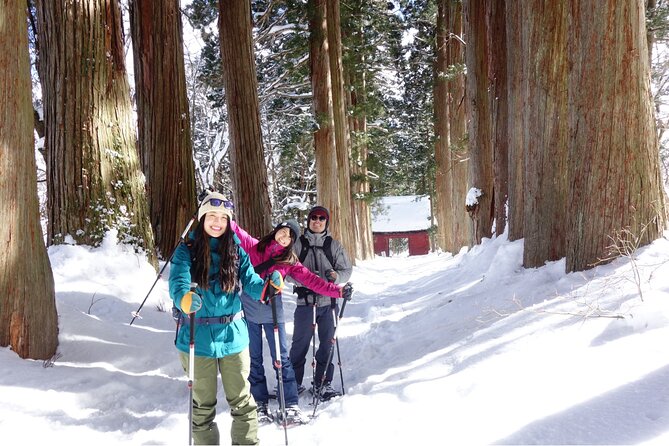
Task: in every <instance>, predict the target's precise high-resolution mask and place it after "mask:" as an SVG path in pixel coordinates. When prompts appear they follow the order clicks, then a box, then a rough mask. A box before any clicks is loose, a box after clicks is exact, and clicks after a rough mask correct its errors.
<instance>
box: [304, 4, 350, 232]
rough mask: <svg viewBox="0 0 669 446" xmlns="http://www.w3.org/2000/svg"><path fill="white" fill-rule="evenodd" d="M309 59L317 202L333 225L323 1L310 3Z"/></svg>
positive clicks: (335, 208) (335, 183)
mask: <svg viewBox="0 0 669 446" xmlns="http://www.w3.org/2000/svg"><path fill="white" fill-rule="evenodd" d="M308 8H309V13H310V18H309V33H310V35H309V41H310V47H309V59H310V64H311V87H312V90H313V108H314V115H315V117H316V124H317V129H316V131H315V132H314V151H315V153H316V176H317V189H318V201H319V203H321V204H322V205H324V206H325V207H327V208H328V209H329V210H330V218H331V220H332V221H335V222H339V221H340V216H341V210H340V204H339V176H338V174H337V168H338V166H337V152H336V148H335V137H334V117H333V113H334V112H333V108H332V81H331V76H330V59H329V54H328V51H329V49H328V39H327V36H328V31H327V9H326V5H325V0H310V1H309V4H308ZM332 232H333V237H335V238H336V239H341V238H342V237H341V233H342V228H341V225H339V224H337V225H334V226H333V227H332Z"/></svg>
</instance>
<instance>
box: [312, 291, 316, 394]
mask: <svg viewBox="0 0 669 446" xmlns="http://www.w3.org/2000/svg"><path fill="white" fill-rule="evenodd" d="M311 308H312V312H311V313H312V316H311V387H312V388H315V386H316V296H314V304H313V305H312V306H311ZM313 398H316V393H315V392H314V395H313ZM313 398H312V400H311V403H312V404H316V401H315V400H314V399H313Z"/></svg>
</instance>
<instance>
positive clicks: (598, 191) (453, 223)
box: [0, 0, 669, 359]
mask: <svg viewBox="0 0 669 446" xmlns="http://www.w3.org/2000/svg"><path fill="white" fill-rule="evenodd" d="M520 3H521V2H495V1H492V0H469V1H464V2H460V1H453V0H439V1H428V0H417V1H383V2H381V1H376V0H367V1H362V0H351V1H348V2H340V1H338V0H330V1H327V2H326V1H323V0H309V1H300V0H286V1H248V0H246V1H238V0H220V1H218V2H216V1H210V0H195V1H193V2H192V3H185V4H183V5H180V4H179V3H178V2H177V1H176V0H170V1H147V0H134V1H132V0H131V1H129V2H127V3H125V2H119V1H118V0H96V1H92V2H77V1H74V2H72V1H66V0H57V1H51V0H35V1H29V2H28V8H27V9H26V7H25V3H22V2H12V1H4V2H3V4H2V8H1V11H2V12H0V14H2V17H1V19H2V20H0V23H1V24H2V26H0V41H2V43H3V47H5V48H6V49H7V51H5V52H4V53H3V54H2V55H1V56H0V65H2V66H3V67H7V69H6V70H4V71H3V74H2V78H0V80H2V82H0V84H1V85H3V89H4V91H3V93H4V94H3V96H2V99H0V101H1V102H0V105H1V106H2V111H3V124H2V127H0V141H1V142H2V151H3V156H2V164H0V173H2V175H0V177H2V188H1V189H0V198H1V199H0V215H2V216H3V217H5V221H6V222H7V224H5V225H3V227H2V237H0V240H5V241H6V245H5V249H3V250H2V252H1V253H0V265H2V270H3V276H2V291H3V293H2V294H1V296H2V297H1V298H0V299H2V300H0V307H1V308H3V309H5V310H4V311H3V312H2V313H0V345H2V346H8V345H11V346H12V348H13V349H14V350H15V351H16V352H17V353H18V354H19V355H20V356H21V357H32V358H39V359H44V358H48V357H50V356H52V355H53V354H54V353H55V349H56V347H57V314H56V310H55V304H54V291H53V277H52V273H51V271H50V266H49V260H48V257H47V255H46V250H45V247H44V240H46V244H47V245H52V244H60V243H76V244H85V245H91V246H97V245H99V244H100V243H101V242H102V240H103V238H104V236H105V234H106V233H107V232H108V231H109V230H116V231H118V233H119V236H120V240H121V241H122V242H124V243H129V244H132V245H134V246H135V247H136V248H137V249H138V250H141V251H143V252H145V253H146V255H147V256H148V258H149V260H150V261H152V262H153V263H154V265H156V266H157V265H158V260H159V259H165V258H166V257H168V256H169V253H171V252H172V251H173V249H174V246H175V245H176V243H178V241H179V239H180V236H181V234H182V232H183V229H184V227H183V226H184V225H185V224H186V222H188V220H189V218H191V217H192V214H193V210H194V207H195V206H196V203H197V200H196V195H197V192H199V191H201V190H203V189H205V188H213V189H217V190H220V191H222V192H224V193H226V194H227V195H229V196H231V197H233V201H234V202H235V203H236V204H237V209H236V214H237V218H238V220H239V221H240V223H241V224H242V225H243V226H244V227H246V228H248V229H249V231H250V232H251V233H252V234H255V235H261V234H263V233H265V232H266V231H267V230H269V229H270V228H271V227H272V222H276V221H277V220H279V219H281V218H285V217H295V218H298V220H299V221H302V220H303V217H304V215H305V212H306V211H307V209H308V208H309V207H310V206H311V205H312V204H315V203H319V204H323V205H325V206H327V207H328V208H329V209H330V210H331V213H332V219H333V221H336V222H337V224H336V225H333V231H334V235H335V236H336V237H337V238H339V239H341V240H342V242H343V243H344V245H345V246H346V248H347V250H348V252H349V253H350V254H351V257H352V258H354V259H368V258H371V257H372V256H373V249H372V238H371V210H370V206H372V205H373V203H374V199H375V198H376V197H380V196H385V195H405V194H428V195H431V196H432V203H433V213H434V222H435V223H436V224H435V226H434V228H433V232H434V241H435V249H440V250H443V251H450V252H457V250H458V249H459V248H460V247H461V246H465V245H471V244H476V243H480V242H481V240H482V239H483V238H490V237H493V236H494V235H496V234H501V233H502V232H503V231H504V230H505V229H508V231H509V239H510V240H516V239H520V238H524V240H525V241H524V248H523V250H524V252H523V265H524V266H525V267H535V266H540V265H543V264H544V263H545V262H547V261H552V260H557V259H560V258H566V269H567V271H579V270H583V269H587V268H591V267H592V266H594V265H596V264H599V263H603V262H608V261H610V260H611V259H613V258H615V257H616V256H620V255H627V254H629V253H630V252H633V251H634V249H636V248H637V247H639V246H642V245H645V244H647V243H649V242H650V241H652V240H654V239H656V238H658V237H660V236H661V234H662V230H663V229H664V228H665V225H666V215H667V214H666V207H665V202H666V200H665V195H666V193H665V184H666V181H665V180H663V178H666V177H667V176H666V174H664V175H663V172H666V169H667V162H668V161H667V160H668V159H669V157H668V155H667V148H666V146H665V145H663V143H664V142H665V141H666V139H667V138H665V132H666V128H667V119H666V115H665V114H664V113H665V110H664V109H663V105H664V104H663V103H662V98H663V97H664V96H665V93H666V91H665V90H666V88H667V81H666V80H667V78H669V76H668V75H667V70H666V66H667V62H666V59H665V58H666V56H665V53H664V52H660V51H654V50H655V49H657V48H659V47H660V45H663V44H664V42H665V39H666V21H667V9H668V8H667V5H666V3H665V2H663V1H645V0H635V1H631V2H625V4H624V5H620V4H618V3H619V2H616V1H614V0H608V1H605V2H598V3H597V4H596V5H594V4H587V2H580V1H578V0H571V1H569V2H564V3H563V2H555V3H559V4H553V3H554V2H543V1H532V2H522V4H520ZM124 17H127V23H128V26H127V32H125V33H124V26H123V23H124ZM185 21H187V22H188V24H189V26H190V27H192V28H193V29H194V30H196V31H197V32H199V33H201V36H202V38H203V41H204V47H203V48H202V51H201V52H200V54H188V57H184V49H183V22H185ZM26 25H27V26H26ZM130 45H131V46H132V49H133V71H134V76H133V78H134V85H131V84H130V83H129V81H128V67H126V54H127V52H128V50H129V48H130ZM30 62H32V64H31V63H30ZM651 74H652V77H653V81H654V82H653V85H654V87H655V88H654V89H651V82H650V79H651ZM35 135H37V140H38V141H42V142H38V153H39V154H40V155H41V156H43V157H44V166H45V168H44V170H43V171H38V174H39V178H36V177H35V171H36V161H35V157H34V147H35V145H34V141H35ZM38 164H39V163H38ZM37 184H42V185H44V186H45V187H46V196H47V201H46V204H45V205H44V206H43V209H42V212H43V215H44V217H45V218H44V219H40V218H39V214H38V212H39V210H38V209H39V203H38V201H37V196H38V195H37V193H36V187H37ZM472 190H473V191H475V192H476V196H477V200H475V201H472V202H469V203H465V197H466V196H467V193H468V192H471V191H472ZM465 204H466V206H465ZM41 221H45V222H46V228H45V231H44V232H45V234H44V235H43V232H42V228H41V225H40V222H41ZM17 241H20V243H18V242H17ZM32 327H39V329H34V328H32Z"/></svg>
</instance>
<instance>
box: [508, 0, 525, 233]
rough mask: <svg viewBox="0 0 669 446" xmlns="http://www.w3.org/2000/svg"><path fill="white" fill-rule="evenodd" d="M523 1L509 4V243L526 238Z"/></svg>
mask: <svg viewBox="0 0 669 446" xmlns="http://www.w3.org/2000/svg"><path fill="white" fill-rule="evenodd" d="M523 5H524V3H523V2H514V1H510V2H506V48H507V89H508V94H507V98H508V101H509V108H508V111H509V121H508V130H507V137H508V141H509V146H508V147H509V186H508V191H509V199H508V203H509V214H508V225H509V235H508V238H509V240H510V241H513V240H519V239H521V238H523V237H524V234H525V233H524V227H523V222H524V218H525V217H524V212H525V189H524V188H525V156H524V153H525V152H524V147H525V132H526V131H527V130H528V129H529V128H528V125H527V124H526V123H525V121H524V118H525V116H526V114H525V113H524V112H523V110H525V106H526V102H527V101H529V100H530V97H529V95H528V94H527V92H526V90H527V81H528V74H527V70H528V68H529V65H530V64H529V63H528V61H527V57H528V55H529V54H530V53H529V50H528V48H527V46H528V42H527V38H526V34H527V31H526V30H527V29H528V28H529V24H528V23H527V21H526V19H525V16H524V15H523V13H524V11H525V10H526V9H527V8H526V7H524V6H523Z"/></svg>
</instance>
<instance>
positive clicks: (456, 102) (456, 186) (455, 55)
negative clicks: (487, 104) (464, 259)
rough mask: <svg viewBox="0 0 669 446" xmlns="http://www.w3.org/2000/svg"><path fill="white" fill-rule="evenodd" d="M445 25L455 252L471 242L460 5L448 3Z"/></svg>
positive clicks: (462, 28) (457, 0) (457, 2)
mask: <svg viewBox="0 0 669 446" xmlns="http://www.w3.org/2000/svg"><path fill="white" fill-rule="evenodd" d="M447 6H448V8H447V10H446V12H447V17H446V23H447V26H448V30H449V35H448V40H447V43H446V45H447V47H448V75H447V79H448V120H449V125H448V128H449V140H450V147H449V150H450V155H451V178H452V182H453V187H452V190H453V192H452V197H453V199H452V206H451V213H452V218H451V221H452V223H453V245H454V247H455V249H458V250H459V248H461V247H463V246H467V245H469V243H470V241H471V223H470V219H469V217H468V216H467V211H466V207H465V197H466V196H467V191H468V190H469V183H468V177H469V161H468V158H469V156H468V152H469V151H468V147H467V137H468V136H467V128H466V127H467V126H466V124H465V107H466V102H467V101H466V98H465V94H466V90H465V83H466V81H465V40H464V39H465V36H464V25H463V20H462V2H461V1H460V0H450V1H449V2H448V4H447Z"/></svg>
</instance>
